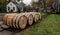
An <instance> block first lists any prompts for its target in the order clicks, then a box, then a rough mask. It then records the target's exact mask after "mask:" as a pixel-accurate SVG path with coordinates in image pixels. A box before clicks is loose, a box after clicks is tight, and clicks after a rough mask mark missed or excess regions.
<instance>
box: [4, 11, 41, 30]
mask: <svg viewBox="0 0 60 35" xmlns="http://www.w3.org/2000/svg"><path fill="white" fill-rule="evenodd" d="M40 19H41V14H40V13H39V12H26V13H10V14H6V15H5V16H4V17H3V24H5V25H7V26H8V27H11V28H17V29H24V28H26V26H27V25H32V24H33V22H37V21H38V20H40Z"/></svg>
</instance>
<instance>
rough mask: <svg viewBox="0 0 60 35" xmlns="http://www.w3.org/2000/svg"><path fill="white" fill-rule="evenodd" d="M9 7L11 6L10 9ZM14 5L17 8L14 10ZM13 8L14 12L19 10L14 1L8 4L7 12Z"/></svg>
mask: <svg viewBox="0 0 60 35" xmlns="http://www.w3.org/2000/svg"><path fill="white" fill-rule="evenodd" d="M8 7H10V10H8ZM13 7H14V8H15V10H13ZM11 10H13V12H17V11H18V9H17V7H16V5H15V4H14V3H12V2H10V3H8V4H7V12H10V11H11Z"/></svg>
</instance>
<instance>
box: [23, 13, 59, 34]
mask: <svg viewBox="0 0 60 35" xmlns="http://www.w3.org/2000/svg"><path fill="white" fill-rule="evenodd" d="M23 35H60V15H57V14H51V15H49V16H48V17H47V18H46V19H44V20H43V21H41V22H39V23H37V24H35V25H33V26H32V27H31V28H30V30H29V31H27V32H24V33H23Z"/></svg>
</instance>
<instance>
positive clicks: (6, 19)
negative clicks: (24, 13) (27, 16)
mask: <svg viewBox="0 0 60 35" xmlns="http://www.w3.org/2000/svg"><path fill="white" fill-rule="evenodd" d="M14 15H15V14H6V15H5V16H4V18H3V22H4V24H6V25H8V26H9V27H12V20H13V17H14Z"/></svg>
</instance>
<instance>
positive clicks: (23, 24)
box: [16, 13, 27, 29]
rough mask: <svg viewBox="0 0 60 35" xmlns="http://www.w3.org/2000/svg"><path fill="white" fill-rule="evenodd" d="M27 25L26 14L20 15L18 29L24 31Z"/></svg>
mask: <svg viewBox="0 0 60 35" xmlns="http://www.w3.org/2000/svg"><path fill="white" fill-rule="evenodd" d="M26 25H27V17H26V16H25V14H21V13H20V14H18V17H17V19H16V27H17V28H21V29H24V28H25V27H26Z"/></svg>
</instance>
